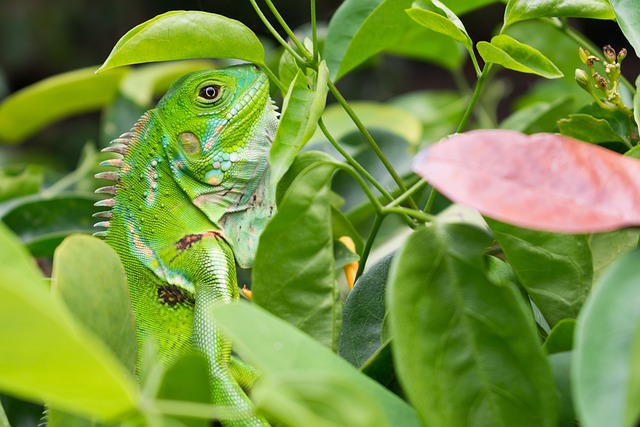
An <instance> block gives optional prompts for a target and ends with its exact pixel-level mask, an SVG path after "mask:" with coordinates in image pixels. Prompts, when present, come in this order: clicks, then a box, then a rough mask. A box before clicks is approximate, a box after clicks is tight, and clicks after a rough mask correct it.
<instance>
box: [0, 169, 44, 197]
mask: <svg viewBox="0 0 640 427" xmlns="http://www.w3.org/2000/svg"><path fill="white" fill-rule="evenodd" d="M43 177H44V176H43V170H42V168H41V167H39V166H35V165H27V166H26V167H20V166H18V167H16V166H6V167H3V168H0V202H2V201H5V200H8V199H13V198H16V197H21V196H27V195H29V194H34V193H37V192H38V191H39V190H40V187H41V186H42V180H43Z"/></svg>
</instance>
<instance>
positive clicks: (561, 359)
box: [549, 351, 578, 427]
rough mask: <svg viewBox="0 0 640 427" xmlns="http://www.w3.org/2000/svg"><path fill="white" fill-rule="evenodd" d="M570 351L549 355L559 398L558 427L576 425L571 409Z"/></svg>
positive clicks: (571, 355) (573, 426)
mask: <svg viewBox="0 0 640 427" xmlns="http://www.w3.org/2000/svg"><path fill="white" fill-rule="evenodd" d="M572 357H573V353H572V352H569V351H567V352H563V353H554V354H550V355H549V363H550V364H551V370H552V371H553V380H554V382H555V384H556V390H557V393H558V397H559V399H560V417H559V420H558V427H575V426H577V425H578V424H577V422H576V416H575V413H574V411H573V394H572V391H571V359H572Z"/></svg>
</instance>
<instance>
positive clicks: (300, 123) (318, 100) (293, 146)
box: [269, 61, 329, 183]
mask: <svg viewBox="0 0 640 427" xmlns="http://www.w3.org/2000/svg"><path fill="white" fill-rule="evenodd" d="M328 73H329V70H328V69H327V66H326V63H325V62H324V61H322V62H321V63H320V67H319V71H318V74H317V77H316V79H315V81H314V82H313V85H312V86H311V87H310V84H309V80H308V78H307V76H305V74H304V73H303V72H302V71H301V70H298V73H297V74H296V76H295V78H294V79H293V81H292V82H291V86H290V87H289V91H288V92H287V96H286V97H285V98H284V101H283V103H282V117H281V119H280V124H279V126H278V130H277V131H276V136H275V138H274V140H273V145H272V146H271V151H270V153H269V165H270V166H271V180H272V182H276V183H277V182H278V181H279V180H280V178H282V175H284V174H285V172H286V171H287V169H289V166H291V163H293V159H294V157H295V156H296V154H298V151H300V149H301V148H302V147H303V146H304V144H306V143H307V141H309V139H311V137H312V136H313V133H314V132H315V130H316V128H317V126H318V119H320V116H321V115H322V112H323V111H324V106H325V102H326V100H327V90H328V87H327V79H328Z"/></svg>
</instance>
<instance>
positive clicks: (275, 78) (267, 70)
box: [260, 65, 288, 94]
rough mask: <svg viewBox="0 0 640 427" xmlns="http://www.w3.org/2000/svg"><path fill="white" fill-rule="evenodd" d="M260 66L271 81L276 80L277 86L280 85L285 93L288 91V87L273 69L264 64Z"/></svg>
mask: <svg viewBox="0 0 640 427" xmlns="http://www.w3.org/2000/svg"><path fill="white" fill-rule="evenodd" d="M260 68H261V69H262V71H264V73H265V74H266V75H267V76H268V77H269V78H270V79H271V81H272V82H274V83H275V84H276V86H278V89H280V91H281V92H282V93H283V94H286V93H287V90H288V88H287V87H286V86H285V85H284V84H283V83H282V82H281V81H280V79H278V77H277V76H276V75H275V74H274V73H273V71H271V69H270V68H269V67H267V66H266V65H263V66H262V67H260Z"/></svg>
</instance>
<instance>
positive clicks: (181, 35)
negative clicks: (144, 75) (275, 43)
mask: <svg viewBox="0 0 640 427" xmlns="http://www.w3.org/2000/svg"><path fill="white" fill-rule="evenodd" d="M191 58H235V59H242V60H245V61H248V62H254V63H256V64H259V65H262V64H264V48H263V47H262V44H261V43H260V40H258V37H257V36H256V35H255V34H254V33H253V31H251V30H250V29H249V28H247V27H246V26H245V25H244V24H242V23H241V22H239V21H236V20H234V19H230V18H226V17H224V16H221V15H216V14H214V13H207V12H200V11H172V12H167V13H164V14H162V15H158V16H156V17H155V18H152V19H150V20H148V21H146V22H143V23H142V24H140V25H138V26H137V27H135V28H133V29H131V30H130V31H129V32H128V33H127V34H125V35H124V36H123V37H122V38H121V39H120V40H119V41H118V43H117V44H116V45H115V47H114V48H113V50H112V51H111V53H110V54H109V57H108V58H107V59H106V61H105V62H104V64H102V67H100V69H99V70H98V71H105V70H108V69H110V68H114V67H119V66H122V65H129V64H140V63H144V62H155V61H171V60H176V59H191Z"/></svg>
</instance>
